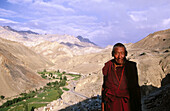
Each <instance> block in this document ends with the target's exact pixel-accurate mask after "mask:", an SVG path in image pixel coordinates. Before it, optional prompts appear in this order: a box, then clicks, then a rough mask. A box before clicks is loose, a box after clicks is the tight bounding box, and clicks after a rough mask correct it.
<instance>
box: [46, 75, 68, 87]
mask: <svg viewBox="0 0 170 111" xmlns="http://www.w3.org/2000/svg"><path fill="white" fill-rule="evenodd" d="M66 81H67V77H66V76H64V77H63V78H62V77H60V81H59V82H58V81H55V82H49V83H47V86H49V87H55V88H59V87H62V86H65V85H66V84H67V82H66Z"/></svg>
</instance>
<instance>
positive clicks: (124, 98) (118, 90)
mask: <svg viewBox="0 0 170 111" xmlns="http://www.w3.org/2000/svg"><path fill="white" fill-rule="evenodd" d="M127 62H128V61H127ZM126 67H128V66H127V65H125V66H124V67H122V68H117V70H116V69H115V66H114V65H113V61H109V62H107V63H106V64H105V66H104V67H103V75H104V82H103V89H104V90H103V91H102V101H103V102H104V103H105V105H104V108H105V111H137V109H138V108H135V107H134V106H133V105H131V102H130V95H131V94H129V86H128V79H127V78H128V77H127V74H126V73H127V68H126ZM128 75H133V74H128ZM130 87H131V86H130ZM134 89H135V88H134ZM131 106H132V108H131ZM131 109H132V110H131ZM139 110H140V108H139Z"/></svg>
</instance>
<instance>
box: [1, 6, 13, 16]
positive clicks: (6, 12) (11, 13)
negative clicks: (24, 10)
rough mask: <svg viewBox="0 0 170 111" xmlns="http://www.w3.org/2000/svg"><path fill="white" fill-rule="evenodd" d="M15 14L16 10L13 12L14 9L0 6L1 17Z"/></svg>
mask: <svg viewBox="0 0 170 111" xmlns="http://www.w3.org/2000/svg"><path fill="white" fill-rule="evenodd" d="M15 14H16V12H14V11H11V10H6V9H3V8H0V16H1V17H14V16H15Z"/></svg>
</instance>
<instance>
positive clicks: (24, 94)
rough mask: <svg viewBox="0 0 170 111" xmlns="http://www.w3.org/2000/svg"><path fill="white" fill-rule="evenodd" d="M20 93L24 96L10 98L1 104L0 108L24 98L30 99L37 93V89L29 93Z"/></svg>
mask: <svg viewBox="0 0 170 111" xmlns="http://www.w3.org/2000/svg"><path fill="white" fill-rule="evenodd" d="M20 95H22V96H23V97H18V98H14V99H13V100H8V101H6V102H5V103H4V104H3V105H2V106H0V108H5V107H8V106H10V105H12V104H15V103H18V102H20V101H23V100H26V99H29V98H33V97H34V96H35V95H36V93H35V91H32V92H30V93H29V94H27V93H21V94H20Z"/></svg>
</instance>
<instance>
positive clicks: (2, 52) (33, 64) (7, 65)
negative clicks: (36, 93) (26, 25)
mask: <svg viewBox="0 0 170 111" xmlns="http://www.w3.org/2000/svg"><path fill="white" fill-rule="evenodd" d="M0 65H1V67H0V70H1V74H0V89H1V90H0V94H1V95H4V96H6V97H9V96H13V95H16V94H19V93H21V92H23V91H25V90H28V89H32V88H34V87H38V86H40V85H41V84H43V83H44V82H46V81H44V80H43V79H41V77H40V76H39V75H37V74H36V70H38V69H41V68H43V69H44V68H47V67H50V66H52V65H53V63H52V62H50V61H49V60H47V59H46V58H44V57H43V56H41V55H39V54H37V53H35V52H33V51H32V50H30V49H29V48H27V47H25V46H24V45H22V44H20V43H17V42H13V41H9V40H5V39H2V38H0ZM37 80H38V81H37Z"/></svg>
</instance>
